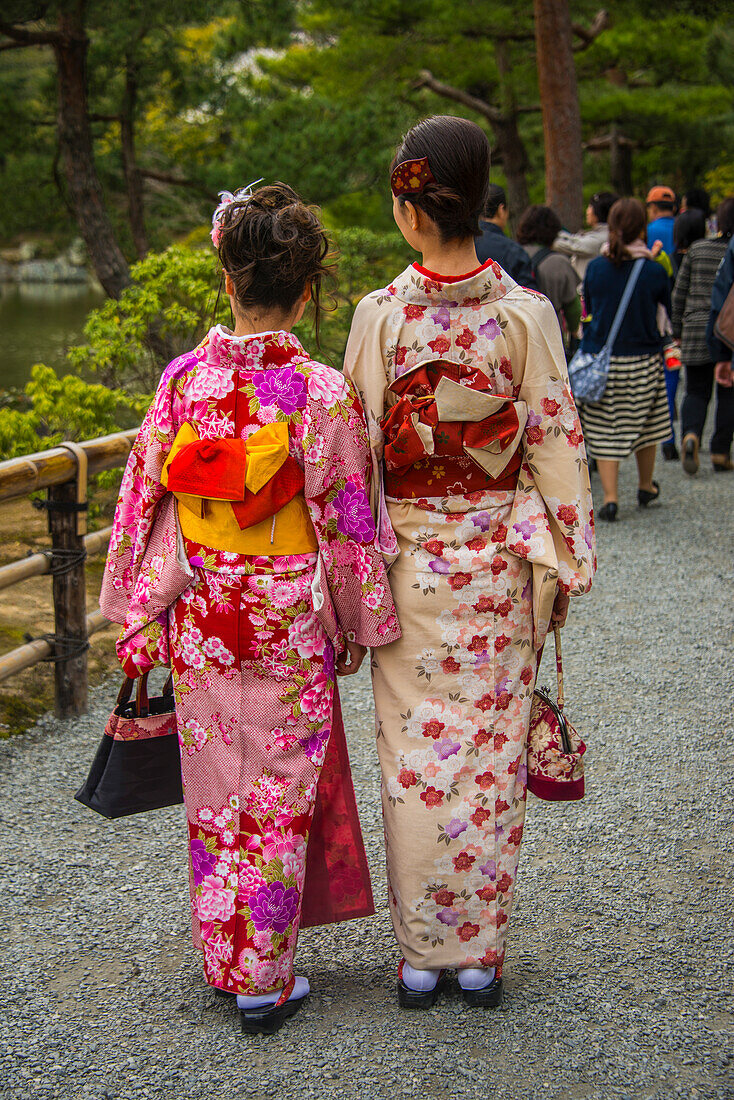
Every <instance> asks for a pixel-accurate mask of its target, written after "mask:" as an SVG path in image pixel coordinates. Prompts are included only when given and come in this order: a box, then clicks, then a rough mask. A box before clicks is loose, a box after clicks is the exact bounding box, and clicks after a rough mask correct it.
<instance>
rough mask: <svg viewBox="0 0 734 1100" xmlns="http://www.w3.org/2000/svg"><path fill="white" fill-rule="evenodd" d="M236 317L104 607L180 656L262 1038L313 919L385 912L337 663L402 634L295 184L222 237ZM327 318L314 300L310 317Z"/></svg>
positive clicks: (126, 521)
mask: <svg viewBox="0 0 734 1100" xmlns="http://www.w3.org/2000/svg"><path fill="white" fill-rule="evenodd" d="M212 237H213V240H214V243H215V244H216V245H217V246H218V250H219V256H220V259H221V261H222V264H223V267H224V270H225V274H226V285H227V293H228V294H229V295H230V299H231V302H232V307H233V310H234V316H235V320H236V326H235V331H234V332H230V331H229V330H227V329H225V328H223V327H222V326H216V327H215V328H213V329H212V330H211V331H210V332H209V333H208V335H207V336H206V337H205V338H204V340H203V341H202V343H201V344H200V345H199V346H198V347H197V348H195V349H194V350H193V351H191V352H188V353H186V354H185V355H182V356H180V357H179V358H178V359H176V360H174V362H173V363H171V364H170V365H169V366H168V367H167V368H166V370H165V371H164V373H163V377H162V378H161V381H160V385H159V387H158V391H157V393H156V396H155V399H154V401H153V404H152V405H151V408H150V410H149V412H148V414H147V416H146V418H145V421H144V423H143V426H142V428H141V430H140V433H139V435H138V438H137V441H136V443H135V446H134V448H133V451H132V454H131V456H130V461H129V463H128V467H127V470H126V472H125V476H124V478H123V482H122V488H121V493H120V501H119V503H118V508H117V512H116V516H115V522H114V527H113V533H112V538H111V541H110V553H109V557H108V561H107V566H106V570H105V580H104V586H103V591H102V598H101V604H102V608H103V610H104V611H105V613H106V614H107V615H108V616H109V617H110V618H112V619H115V620H117V621H118V622H123V623H124V626H123V631H122V634H121V637H120V642H119V643H118V653H119V655H120V658H121V660H122V663H123V667H124V668H125V670H126V671H127V672H128V674H129V675H131V676H135V675H137V674H139V673H141V672H145V671H147V670H148V669H149V668H150V667H152V665H154V664H156V663H162V664H168V663H169V662H170V665H171V668H172V671H173V682H174V688H175V694H176V717H177V722H178V731H179V740H180V742H181V757H182V772H183V781H184V796H185V802H186V811H187V817H188V832H189V837H188V839H189V864H190V890H191V913H192V926H193V935H194V943H195V945H196V946H197V947H199V948H200V949H201V950H202V951H203V958H204V973H205V976H206V979H207V981H208V982H209V983H210V984H211V985H213V986H215V987H216V988H218V989H220V990H223V991H225V992H228V993H231V994H236V995H237V1000H238V1004H239V1007H240V1009H241V1010H242V1017H243V1021H242V1022H243V1028H244V1029H245V1030H247V1031H266V1032H269V1031H274V1030H276V1029H277V1028H278V1027H279V1026H280V1025H281V1024H282V1023H283V1021H284V1020H285V1018H286V1017H287V1016H288V1015H290V1014H292V1013H293V1012H294V1011H295V1010H296V1009H297V1008H298V1007H299V1005H300V1004H301V1003H302V1002H303V999H304V997H305V995H306V994H307V993H308V982H307V980H306V979H305V978H302V977H298V978H296V977H295V976H294V974H293V955H294V952H295V948H296V940H297V938H298V931H299V927H301V926H303V925H309V924H325V923H329V922H330V921H335V920H343V919H346V918H347V917H352V916H362V915H365V914H368V913H371V912H373V911H374V910H373V905H372V895H371V890H370V884H369V876H368V873H367V866H366V859H365V855H364V848H363V845H362V839H361V834H360V830H359V822H358V819H357V814H356V805H355V801H354V791H353V788H352V785H351V779H350V776H349V765H348V760H347V755H346V746H345V742H344V730H343V726H342V722H341V712H340V709H339V696H338V692H337V690H336V678H335V673H336V672H340V673H342V674H348V673H350V672H353V671H356V669H357V668H358V667H359V662H360V660H361V658H362V656H363V654H364V647H365V646H368V645H369V646H379V645H382V644H384V643H386V642H390V641H393V640H394V639H395V638H397V637H399V635H400V630H399V627H398V625H397V620H396V617H395V611H394V607H393V602H392V597H391V595H390V588H389V585H388V583H387V578H386V576H385V567H384V563H383V560H382V557H381V555H380V553H379V550H378V547H377V543H376V538H375V526H374V522H373V518H372V514H371V511H370V506H369V501H368V495H367V492H368V481H369V475H370V466H369V448H368V439H367V433H366V427H365V423H364V418H363V415H362V411H361V408H360V406H359V401H358V399H357V397H356V394H355V392H354V389H353V387H352V386H351V385H350V384H348V383H347V382H346V381H345V379H344V377H343V376H342V375H341V374H339V373H338V372H337V371H335V370H332V369H331V368H330V367H326V366H323V365H322V364H320V363H316V362H313V361H312V360H311V358H310V357H309V356H308V355H307V354H306V352H305V351H304V350H303V348H302V347H301V345H300V344H299V342H298V340H297V339H296V337H295V336H293V334H292V333H291V331H290V328H291V326H292V325H293V324H294V323H295V321H297V320H298V319H299V318H300V316H301V314H302V313H303V310H304V307H305V304H306V301H307V299H308V298H309V296H311V297H313V298H314V300H315V302H316V306H317V310H318V291H319V285H320V281H321V277H322V275H323V273H324V272H325V270H326V268H325V267H324V264H323V260H324V256H325V254H326V251H327V242H326V237H325V234H324V231H323V228H322V227H321V225H320V223H319V221H318V219H317V218H316V216H315V214H314V213H313V212H312V211H311V210H310V209H308V208H307V207H306V206H304V205H303V203H301V201H300V200H299V198H298V196H297V195H296V194H295V192H294V191H293V190H292V189H291V188H289V187H286V186H285V185H283V184H276V185H273V186H269V187H262V188H260V189H259V190H257V191H256V192H255V193H254V194H253V195H251V196H250V195H249V194H246V193H238V195H236V196H232V195H225V201H224V202H223V203H222V205H221V206H220V208H219V209H218V210H217V212H216V214H215V219H214V229H213V232H212ZM317 317H318V313H317Z"/></svg>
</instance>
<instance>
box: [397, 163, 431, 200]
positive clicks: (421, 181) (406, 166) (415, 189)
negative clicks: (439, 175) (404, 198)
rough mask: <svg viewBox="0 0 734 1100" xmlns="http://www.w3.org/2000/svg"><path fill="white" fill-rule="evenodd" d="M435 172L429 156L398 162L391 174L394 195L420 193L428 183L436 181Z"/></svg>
mask: <svg viewBox="0 0 734 1100" xmlns="http://www.w3.org/2000/svg"><path fill="white" fill-rule="evenodd" d="M435 182H436V180H435V178H434V175H433V172H432V171H431V169H430V167H429V165H428V157H420V158H419V159H417V160H404V161H403V162H402V164H398V165H397V166H396V168H395V169H394V170H393V173H392V175H391V176H390V187H391V188H392V193H393V195H395V196H397V195H420V194H421V192H422V191H423V189H424V187H425V186H426V184H427V183H435Z"/></svg>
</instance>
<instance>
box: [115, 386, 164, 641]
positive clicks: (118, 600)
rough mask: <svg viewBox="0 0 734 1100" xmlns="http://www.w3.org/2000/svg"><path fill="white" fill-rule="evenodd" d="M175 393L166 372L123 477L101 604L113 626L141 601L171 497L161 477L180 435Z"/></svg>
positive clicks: (123, 619) (122, 620)
mask: <svg viewBox="0 0 734 1100" xmlns="http://www.w3.org/2000/svg"><path fill="white" fill-rule="evenodd" d="M174 392H175V383H174V381H173V379H172V377H171V375H170V374H169V372H168V371H166V372H165V373H164V375H163V377H162V378H161V381H160V383H159V385H158V389H157V391H156V395H155V397H154V399H153V402H152V404H151V406H150V408H149V409H148V412H147V413H146V415H145V419H144V420H143V423H142V425H141V427H140V431H139V432H138V435H137V438H136V440H135V443H134V444H133V447H132V450H131V452H130V456H129V458H128V462H127V466H126V468H125V473H124V474H123V477H122V482H121V485H120V495H119V497H118V500H117V507H116V509H115V517H114V520H113V522H112V535H111V537H110V545H109V551H108V554H107V562H106V564H105V572H104V578H103V581H102V591H101V594H100V601H99V602H100V607H101V609H102V611H103V612H104V614H105V615H106V616H107V618H108V619H111V620H112V621H113V622H117V623H122V622H124V621H125V619H126V617H127V615H128V611H129V608H130V604H131V602H132V601H133V600H134V599H135V598H136V597H137V596H139V595H140V593H137V592H136V586H137V585H138V581H139V579H140V577H139V574H140V565H141V562H142V560H143V556H144V554H145V550H146V547H147V544H148V538H149V535H150V531H151V528H152V526H153V520H154V518H155V513H156V509H157V507H158V505H159V503H160V501H161V500H162V499H163V497H164V496H165V494H166V489H165V486H164V485H163V484H162V483H161V472H162V470H163V464H164V462H165V460H166V458H167V456H168V453H169V451H170V449H171V446H172V445H173V440H174V437H175V435H176V427H175V425H174V414H173V399H174Z"/></svg>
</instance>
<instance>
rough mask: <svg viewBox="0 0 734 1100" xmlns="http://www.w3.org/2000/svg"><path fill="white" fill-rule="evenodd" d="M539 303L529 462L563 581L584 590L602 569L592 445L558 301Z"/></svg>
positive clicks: (526, 382)
mask: <svg viewBox="0 0 734 1100" xmlns="http://www.w3.org/2000/svg"><path fill="white" fill-rule="evenodd" d="M533 306H534V308H533V310H532V312H531V311H530V310H529V311H528V314H529V315H528V318H527V349H526V357H525V370H524V375H523V379H522V382H521V385H520V392H519V395H518V396H519V398H520V400H522V401H525V402H526V404H527V407H528V419H527V423H526V426H525V433H524V439H523V446H524V453H525V454H524V462H523V468H524V470H525V472H526V473H527V472H529V473H530V474H531V475H532V478H533V481H534V482H535V486H536V488H537V490H538V492H539V493H540V495H541V497H542V498H543V502H544V504H545V508H546V513H547V516H548V523H549V526H550V530H551V534H552V537H553V544H554V547H555V551H556V555H557V557H558V587H559V589H560V590H561V591H562V592H565V593H566V594H568V595H570V596H579V595H581V594H582V593H584V592H586V591H587V590H588V589H589V588H590V587H591V580H592V577H593V575H594V571H595V569H596V554H595V539H594V517H593V508H592V498H591V486H590V483H589V467H588V463H587V460H586V448H585V446H584V439H583V435H582V432H581V423H580V421H579V416H578V412H577V411H576V406H575V404H574V401H573V397H572V396H571V389H570V386H569V382H568V370H567V368H566V358H565V355H564V351H563V345H562V341H561V334H560V330H559V328H558V324H557V322H556V318H555V314H554V310H553V307H552V305H551V304H550V302H548V301H546V300H543V299H539V300H536V301H535V302H534V303H533Z"/></svg>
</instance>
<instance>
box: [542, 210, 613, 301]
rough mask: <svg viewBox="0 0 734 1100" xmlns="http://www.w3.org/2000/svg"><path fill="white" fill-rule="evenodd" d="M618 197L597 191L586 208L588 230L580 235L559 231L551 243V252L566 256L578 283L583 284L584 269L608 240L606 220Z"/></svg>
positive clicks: (565, 230)
mask: <svg viewBox="0 0 734 1100" xmlns="http://www.w3.org/2000/svg"><path fill="white" fill-rule="evenodd" d="M618 198H619V195H615V194H614V193H613V192H612V191H597V192H596V193H595V194H594V195H592V196H591V198H590V199H589V203H588V206H587V207H586V222H587V224H588V226H589V228H588V229H586V230H584V231H583V232H581V233H569V232H568V230H567V229H561V231H560V233H559V234H558V236H557V237H556V239H555V241H554V242H553V251H554V252H560V253H562V254H563V255H564V256H568V258H569V260H570V261H571V264H572V266H573V269H574V271H575V272H576V274H577V275H578V278H579V282H583V278H584V275H585V274H586V268H587V267H588V266H589V263H590V262H591V260H594V259H596V257H597V256H598V255H600V253H601V250H602V248H603V247H604V245H605V244H606V243H607V240H608V238H609V227H608V226H607V218H608V217H609V211H610V210H611V209H612V207H613V206H614V204H615V202H616V201H617V199H618Z"/></svg>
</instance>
